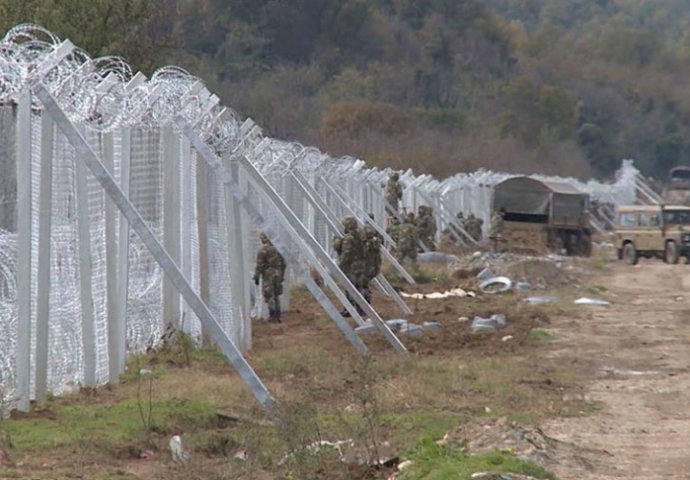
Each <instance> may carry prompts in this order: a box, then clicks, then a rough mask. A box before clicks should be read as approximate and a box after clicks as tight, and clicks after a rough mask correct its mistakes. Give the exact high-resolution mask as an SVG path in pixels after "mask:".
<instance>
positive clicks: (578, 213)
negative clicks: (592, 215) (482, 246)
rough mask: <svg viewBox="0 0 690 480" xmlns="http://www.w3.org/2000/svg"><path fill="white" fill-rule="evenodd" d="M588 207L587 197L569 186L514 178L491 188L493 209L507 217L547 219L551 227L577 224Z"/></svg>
mask: <svg viewBox="0 0 690 480" xmlns="http://www.w3.org/2000/svg"><path fill="white" fill-rule="evenodd" d="M587 203H588V196H587V194H585V193H582V192H581V191H580V190H578V189H577V188H575V187H573V186H572V185H570V184H568V183H559V182H552V181H546V180H538V179H535V178H531V177H513V178H509V179H507V180H504V181H503V182H501V183H499V184H497V185H496V186H495V187H494V209H495V210H501V209H505V211H506V213H507V214H508V217H510V216H513V215H519V216H525V217H532V218H537V217H541V218H544V219H548V218H549V217H550V218H551V222H550V223H556V224H566V225H568V224H569V225H572V224H577V223H578V222H580V220H581V217H582V214H583V212H584V211H585V210H586V209H587ZM511 214H513V215H511Z"/></svg>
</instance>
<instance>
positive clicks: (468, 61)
mask: <svg viewBox="0 0 690 480" xmlns="http://www.w3.org/2000/svg"><path fill="white" fill-rule="evenodd" d="M0 19H2V20H0V27H2V28H4V29H6V28H8V27H9V26H10V25H12V24H13V23H16V22H18V21H23V20H33V21H37V22H40V23H42V24H43V25H45V26H46V27H48V28H50V29H51V30H53V31H55V32H56V33H58V34H59V35H61V36H67V37H69V38H71V39H72V40H73V41H74V42H75V43H77V44H79V45H82V46H84V47H85V48H87V49H88V50H89V51H90V52H91V53H94V54H106V53H113V52H119V53H122V54H123V55H124V56H125V57H127V58H128V60H130V61H131V62H132V63H133V65H134V66H135V67H137V68H144V69H146V70H147V71H150V69H151V68H152V67H154V66H155V65H161V64H164V63H174V64H179V65H182V66H184V67H186V68H188V69H189V70H190V71H191V72H192V73H194V74H196V75H199V76H201V77H203V78H204V79H205V80H206V82H207V83H208V84H209V87H210V88H211V89H213V90H214V91H216V92H218V93H219V94H220V95H221V97H222V98H223V99H224V101H225V102H226V103H227V104H229V105H232V106H233V107H234V108H235V109H236V110H238V111H239V112H240V113H241V114H243V115H248V116H251V117H253V118H254V119H255V120H257V121H258V122H259V123H260V124H262V125H263V126H264V127H266V130H267V132H269V133H270V134H272V135H275V136H278V137H282V138H286V139H296V140H299V141H302V142H304V143H308V144H314V145H317V146H319V147H321V148H322V149H324V150H327V151H329V152H330V153H332V154H345V153H349V154H353V155H357V156H360V157H362V158H364V159H366V160H367V161H369V162H370V163H372V164H378V165H386V166H394V167H414V168H415V170H417V171H428V172H431V173H434V174H438V175H448V174H452V173H454V172H457V171H462V170H470V169H476V168H478V167H487V168H496V169H508V170H514V171H516V170H517V171H526V172H532V171H542V172H545V173H558V174H568V175H571V174H572V175H578V176H588V175H590V174H593V173H595V174H599V175H607V174H610V173H611V172H612V171H613V170H614V169H615V168H616V167H617V166H618V164H619V161H620V159H622V158H634V159H636V160H637V164H638V166H640V167H641V168H642V169H643V170H644V171H645V172H647V173H649V174H653V175H656V176H662V175H664V174H665V172H666V171H667V170H668V168H669V167H671V166H673V165H676V164H683V163H690V142H689V141H688V140H687V138H688V132H689V131H690V123H689V122H690V100H688V99H689V98H690V95H688V93H690V92H689V91H688V90H689V88H688V87H687V86H686V85H685V83H686V82H685V81H684V80H685V79H686V78H687V75H688V73H690V69H689V68H688V66H686V64H687V62H688V60H689V59H690V33H688V32H690V29H688V28H687V27H688V25H689V24H690V0H665V1H663V2H659V1H658V0H481V1H480V0H368V1H367V0H154V1H147V0H110V1H108V0H24V1H21V0H0Z"/></svg>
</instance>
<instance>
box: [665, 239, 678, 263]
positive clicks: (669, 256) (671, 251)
mask: <svg viewBox="0 0 690 480" xmlns="http://www.w3.org/2000/svg"><path fill="white" fill-rule="evenodd" d="M664 260H665V261H666V263H668V264H671V265H675V264H676V263H678V246H677V245H676V242H674V241H673V240H671V241H670V242H666V251H665V252H664Z"/></svg>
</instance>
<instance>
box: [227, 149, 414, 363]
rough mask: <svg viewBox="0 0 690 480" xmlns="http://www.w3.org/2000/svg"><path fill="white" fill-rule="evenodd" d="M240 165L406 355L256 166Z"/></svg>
mask: <svg viewBox="0 0 690 480" xmlns="http://www.w3.org/2000/svg"><path fill="white" fill-rule="evenodd" d="M239 161H240V165H241V166H243V167H244V169H245V172H246V173H247V174H248V175H249V177H250V178H251V179H252V180H253V181H254V182H256V184H257V185H258V186H259V187H260V188H261V191H262V192H263V193H264V194H265V195H266V197H267V198H268V199H269V200H270V201H271V203H272V204H273V206H274V207H275V208H276V209H277V210H278V212H279V213H280V214H281V215H282V217H279V218H282V219H283V221H285V222H287V223H288V224H289V225H290V226H291V227H292V228H294V229H295V230H296V231H297V232H298V236H299V237H300V238H301V240H302V241H304V242H305V243H306V245H307V247H308V249H310V250H311V251H313V252H314V253H315V254H316V255H317V256H318V257H319V260H320V261H321V262H323V263H324V264H325V265H326V266H328V269H329V272H331V273H332V274H333V276H334V277H335V278H336V279H337V280H338V281H339V282H340V283H341V284H342V285H343V286H344V287H345V289H346V290H347V292H348V293H349V294H350V296H351V297H352V298H353V299H354V300H355V302H357V304H358V305H359V306H360V308H361V309H362V310H363V311H364V313H366V314H367V315H368V316H369V318H370V319H371V320H372V321H373V322H374V325H376V327H377V328H378V329H379V330H380V331H381V333H383V335H384V336H385V337H386V340H388V342H389V343H390V344H391V345H392V346H393V348H395V349H396V350H397V351H398V352H400V353H406V352H407V348H405V345H403V343H402V342H401V341H400V339H399V338H398V337H397V336H396V335H395V334H394V333H393V332H392V331H391V329H390V328H388V325H386V323H385V322H384V321H383V319H382V318H381V317H380V316H379V314H378V313H377V312H376V310H374V308H373V307H372V306H371V305H370V304H369V302H367V301H366V300H365V299H364V297H363V296H362V294H361V293H360V291H359V290H357V288H355V286H354V285H353V284H352V282H350V280H349V279H348V278H347V276H346V275H345V274H344V273H343V272H342V271H341V270H340V268H339V267H338V266H337V265H336V264H335V262H333V259H332V258H331V257H330V256H329V255H328V253H327V252H326V251H325V250H324V249H323V247H322V246H321V245H320V244H319V242H317V241H316V239H315V238H314V237H313V236H312V235H311V233H310V232H309V231H308V230H307V229H306V228H305V227H304V225H303V224H302V222H300V221H299V219H298V218H297V217H296V216H295V214H294V213H293V212H292V210H290V208H289V207H288V206H287V205H286V204H285V202H284V201H283V199H282V198H280V196H279V195H278V194H277V193H276V191H275V190H273V187H271V185H270V184H269V183H268V182H267V181H266V179H265V178H264V177H263V176H262V175H261V174H260V173H259V172H258V170H256V168H255V167H254V165H252V164H251V162H249V160H248V159H247V158H246V157H244V156H241V157H240V159H239Z"/></svg>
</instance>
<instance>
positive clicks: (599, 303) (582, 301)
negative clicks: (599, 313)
mask: <svg viewBox="0 0 690 480" xmlns="http://www.w3.org/2000/svg"><path fill="white" fill-rule="evenodd" d="M574 303H575V305H590V306H593V307H608V306H610V305H611V302H607V301H606V300H599V299H596V298H587V297H581V298H578V299H577V300H575V302H574Z"/></svg>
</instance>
